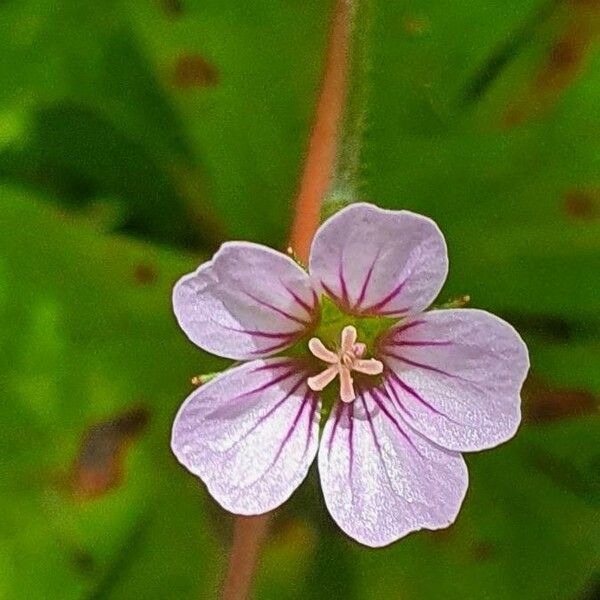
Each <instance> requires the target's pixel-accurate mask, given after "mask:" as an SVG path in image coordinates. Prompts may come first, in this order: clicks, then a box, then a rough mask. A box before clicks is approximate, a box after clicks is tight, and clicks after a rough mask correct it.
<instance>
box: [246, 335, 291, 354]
mask: <svg viewBox="0 0 600 600" xmlns="http://www.w3.org/2000/svg"><path fill="white" fill-rule="evenodd" d="M291 342H292V340H290V339H286V340H283V342H279V343H278V344H274V345H273V346H269V347H268V348H259V349H258V350H252V352H250V353H249V354H253V355H255V356H258V355H261V354H268V353H269V352H274V351H275V350H281V349H283V348H287V347H288V346H289V345H290V343H291Z"/></svg>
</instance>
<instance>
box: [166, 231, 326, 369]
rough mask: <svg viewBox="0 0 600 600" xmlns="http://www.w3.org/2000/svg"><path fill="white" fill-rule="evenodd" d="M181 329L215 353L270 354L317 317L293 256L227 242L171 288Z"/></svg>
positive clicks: (245, 357) (314, 300)
mask: <svg viewBox="0 0 600 600" xmlns="http://www.w3.org/2000/svg"><path fill="white" fill-rule="evenodd" d="M173 308H174V311H175V316H176V317H177V320H178V322H179V325H180V326H181V328H182V329H183V330H184V331H185V333H186V334H187V336H188V337H189V338H190V339H191V340H192V341H193V342H194V343H195V344H197V345H198V346H200V347H201V348H202V349H204V350H206V351H207V352H211V353H212V354H217V355H219V356H224V357H226V358H233V359H236V360H248V359H254V358H260V357H263V356H269V355H271V354H274V353H276V352H280V351H281V350H283V349H284V348H286V347H288V346H289V345H291V344H292V343H293V342H294V341H295V340H296V339H297V338H298V337H300V336H301V335H304V334H305V333H306V332H307V331H308V329H309V328H310V326H311V324H312V322H313V321H314V319H315V318H316V313H317V311H318V307H317V297H316V294H315V292H314V291H313V290H312V288H311V285H310V280H309V278H308V275H307V274H306V273H305V271H303V270H302V269H301V268H300V267H299V266H298V265H297V264H296V263H295V262H294V261H293V260H292V259H291V258H290V257H289V256H286V255H285V254H281V252H276V251H275V250H271V249H270V248H267V247H265V246H260V245H258V244H251V243H248V242H229V243H226V244H223V245H222V246H221V248H220V250H219V251H218V252H217V253H216V254H215V256H214V257H213V259H212V260H211V261H210V262H208V263H205V264H203V265H201V266H200V267H199V268H198V270H197V271H195V272H194V273H190V274H188V275H186V276H184V277H182V278H181V279H180V280H179V281H178V282H177V284H176V285H175V289H174V290H173Z"/></svg>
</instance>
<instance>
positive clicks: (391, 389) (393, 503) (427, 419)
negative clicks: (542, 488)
mask: <svg viewBox="0 0 600 600" xmlns="http://www.w3.org/2000/svg"><path fill="white" fill-rule="evenodd" d="M447 270H448V259H447V252H446V244H445V242H444V238H443V236H442V234H441V232H440V230H439V229H438V227H437V226H436V225H435V223H434V222H433V221H431V220H430V219H428V218H426V217H423V216H420V215H417V214H413V213H411V212H407V211H389V210H382V209H379V208H377V207H375V206H372V205H369V204H353V205H351V206H349V207H347V208H345V209H343V210H341V211H340V212H338V213H337V214H336V215H334V216H333V217H332V218H330V219H329V220H328V221H327V222H325V223H324V224H323V225H322V226H321V228H320V229H319V230H318V232H317V234H316V236H315V238H314V242H313V244H312V249H311V254H310V261H309V268H308V273H307V272H306V271H305V270H304V269H303V268H302V267H300V266H299V265H298V264H297V263H296V262H294V260H292V259H291V258H290V257H289V256H286V255H285V254H281V253H279V252H275V251H274V250H271V249H269V248H266V247H264V246H260V245H257V244H251V243H246V242H231V243H227V244H224V245H223V246H222V247H221V249H220V250H219V251H218V252H217V253H216V254H215V256H214V258H213V259H212V260H211V261H210V262H208V263H206V264H203V265H202V266H200V268H199V269H198V270H197V271H196V272H195V273H191V274H189V275H186V276H185V277H183V278H182V279H181V280H180V281H179V282H178V283H177V285H176V286H175V290H174V295H173V302H174V309H175V314H176V316H177V319H178V321H179V324H180V325H181V327H182V328H183V330H184V331H185V333H186V334H187V335H188V337H189V338H190V339H191V340H192V341H193V342H194V343H196V344H197V345H198V346H200V347H201V348H202V349H204V350H206V351H208V352H211V353H213V354H217V355H219V356H223V357H226V358H230V359H234V360H238V361H239V360H241V361H247V362H245V363H243V364H241V365H239V366H236V367H234V368H232V369H230V370H228V371H225V372H224V373H223V374H221V375H219V376H218V377H216V378H215V379H214V380H212V381H211V382H209V383H207V384H205V385H203V386H201V387H199V388H198V389H196V390H195V391H194V392H192V394H191V395H190V396H189V397H188V398H187V400H186V401H185V402H184V404H183V406H182V407H181V409H180V410H179V413H178V415H177V417H176V419H175V423H174V426H173V438H172V448H173V451H174V452H175V454H176V456H177V457H178V459H179V460H180V461H181V463H182V464H183V465H185V466H186V467H187V468H188V469H189V470H190V471H191V472H192V473H194V474H196V475H197V476H198V477H200V478H201V479H202V480H203V481H204V483H205V484H206V486H207V487H208V490H209V491H210V493H211V494H212V495H213V497H214V498H215V499H216V500H217V501H218V502H219V503H220V504H221V505H222V506H223V507H224V508H226V509H227V510H229V511H231V512H233V513H237V514H246V515H251V514H259V513H264V512H267V511H269V510H272V509H274V508H276V507H277V506H279V505H280V504H282V503H283V502H285V500H287V499H288V498H289V496H290V495H291V494H292V492H293V491H294V490H295V489H296V488H297V487H298V486H299V485H300V483H301V482H302V480H303V479H304V478H305V477H306V474H307V472H308V469H309V467H310V465H311V463H312V462H313V460H314V458H315V456H316V455H317V453H318V467H319V474H320V479H321V485H322V488H323V494H324V496H325V502H326V505H327V507H328V509H329V512H330V513H331V515H332V516H333V518H334V519H335V520H336V522H337V523H338V524H339V526H340V527H341V528H342V529H343V530H344V531H345V532H346V533H347V534H348V535H350V536H351V537H353V538H354V539H356V540H358V541H359V542H362V543H363V544H366V545H369V546H383V545H386V544H389V543H390V542H393V541H395V540H397V539H398V538H400V537H402V536H404V535H406V534H407V533H409V532H411V531H416V530H418V529H424V528H425V529H438V528H442V527H446V526H448V525H449V524H450V523H452V522H453V521H454V519H455V518H456V516H457V514H458V511H459V509H460V506H461V503H462V501H463V498H464V496H465V493H466V490H467V483H468V477H467V469H466V466H465V463H464V460H463V457H462V455H461V452H469V451H477V450H483V449H485V448H491V447H493V446H496V445H497V444H500V443H502V442H504V441H506V440H508V439H509V438H511V437H512V436H513V435H514V433H515V431H516V430H517V427H518V426H519V422H520V419H521V416H520V398H519V393H520V390H521V385H522V383H523V380H524V378H525V375H526V373H527V369H528V356H527V348H526V347H525V344H524V343H523V341H522V340H521V338H520V337H519V335H518V334H517V332H516V331H515V330H514V329H513V328H512V327H511V326H510V325H509V324H507V323H506V322H504V321H502V320H501V319H499V318H497V317H495V316H493V315H491V314H489V313H487V312H484V311H481V310H473V309H448V310H432V311H429V312H424V311H425V309H427V308H428V307H429V306H430V305H431V303H432V302H433V300H434V299H435V298H436V296H437V295H438V293H439V291H440V289H441V287H442V285H443V283H444V280H445V279H446V274H447ZM322 416H323V418H324V420H325V417H327V420H326V422H325V424H324V427H323V429H322V432H320V427H319V424H320V421H321V417H322Z"/></svg>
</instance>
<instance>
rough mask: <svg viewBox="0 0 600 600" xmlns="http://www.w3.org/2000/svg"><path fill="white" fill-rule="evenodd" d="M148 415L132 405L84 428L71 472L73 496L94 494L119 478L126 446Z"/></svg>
mask: <svg viewBox="0 0 600 600" xmlns="http://www.w3.org/2000/svg"><path fill="white" fill-rule="evenodd" d="M149 418H150V415H149V412H148V410H147V409H145V408H141V407H140V408H133V409H131V410H128V411H126V412H124V413H122V414H120V415H117V416H116V417H114V418H112V419H109V420H107V421H102V422H101V423H97V424H96V425H92V426H91V427H90V428H89V429H88V430H87V432H86V433H85V435H84V437H83V440H82V442H81V447H80V449H79V453H78V456H77V458H76V459H75V463H74V465H73V470H72V475H71V487H72V491H73V495H74V496H75V498H77V499H78V500H90V499H92V498H96V497H98V496H101V495H102V494H105V493H106V492H107V491H109V490H111V489H113V488H115V487H117V486H118V485H119V484H120V483H121V482H122V480H123V463H124V461H125V457H126V454H127V450H128V449H129V447H130V446H131V443H132V442H133V441H134V440H135V439H136V438H137V437H138V436H139V435H140V434H141V433H142V432H143V431H144V429H145V428H146V426H147V424H148V421H149Z"/></svg>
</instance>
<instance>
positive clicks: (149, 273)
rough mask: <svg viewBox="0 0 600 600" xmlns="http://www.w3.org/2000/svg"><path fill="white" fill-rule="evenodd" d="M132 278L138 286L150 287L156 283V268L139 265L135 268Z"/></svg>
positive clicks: (144, 264) (147, 264) (148, 265)
mask: <svg viewBox="0 0 600 600" xmlns="http://www.w3.org/2000/svg"><path fill="white" fill-rule="evenodd" d="M133 274H134V278H135V280H136V281H137V283H139V284H140V285H150V284H152V283H155V282H156V279H157V277H158V272H157V270H156V268H155V267H154V266H153V265H151V264H149V263H140V264H138V265H136V266H135V269H134V272H133Z"/></svg>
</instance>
